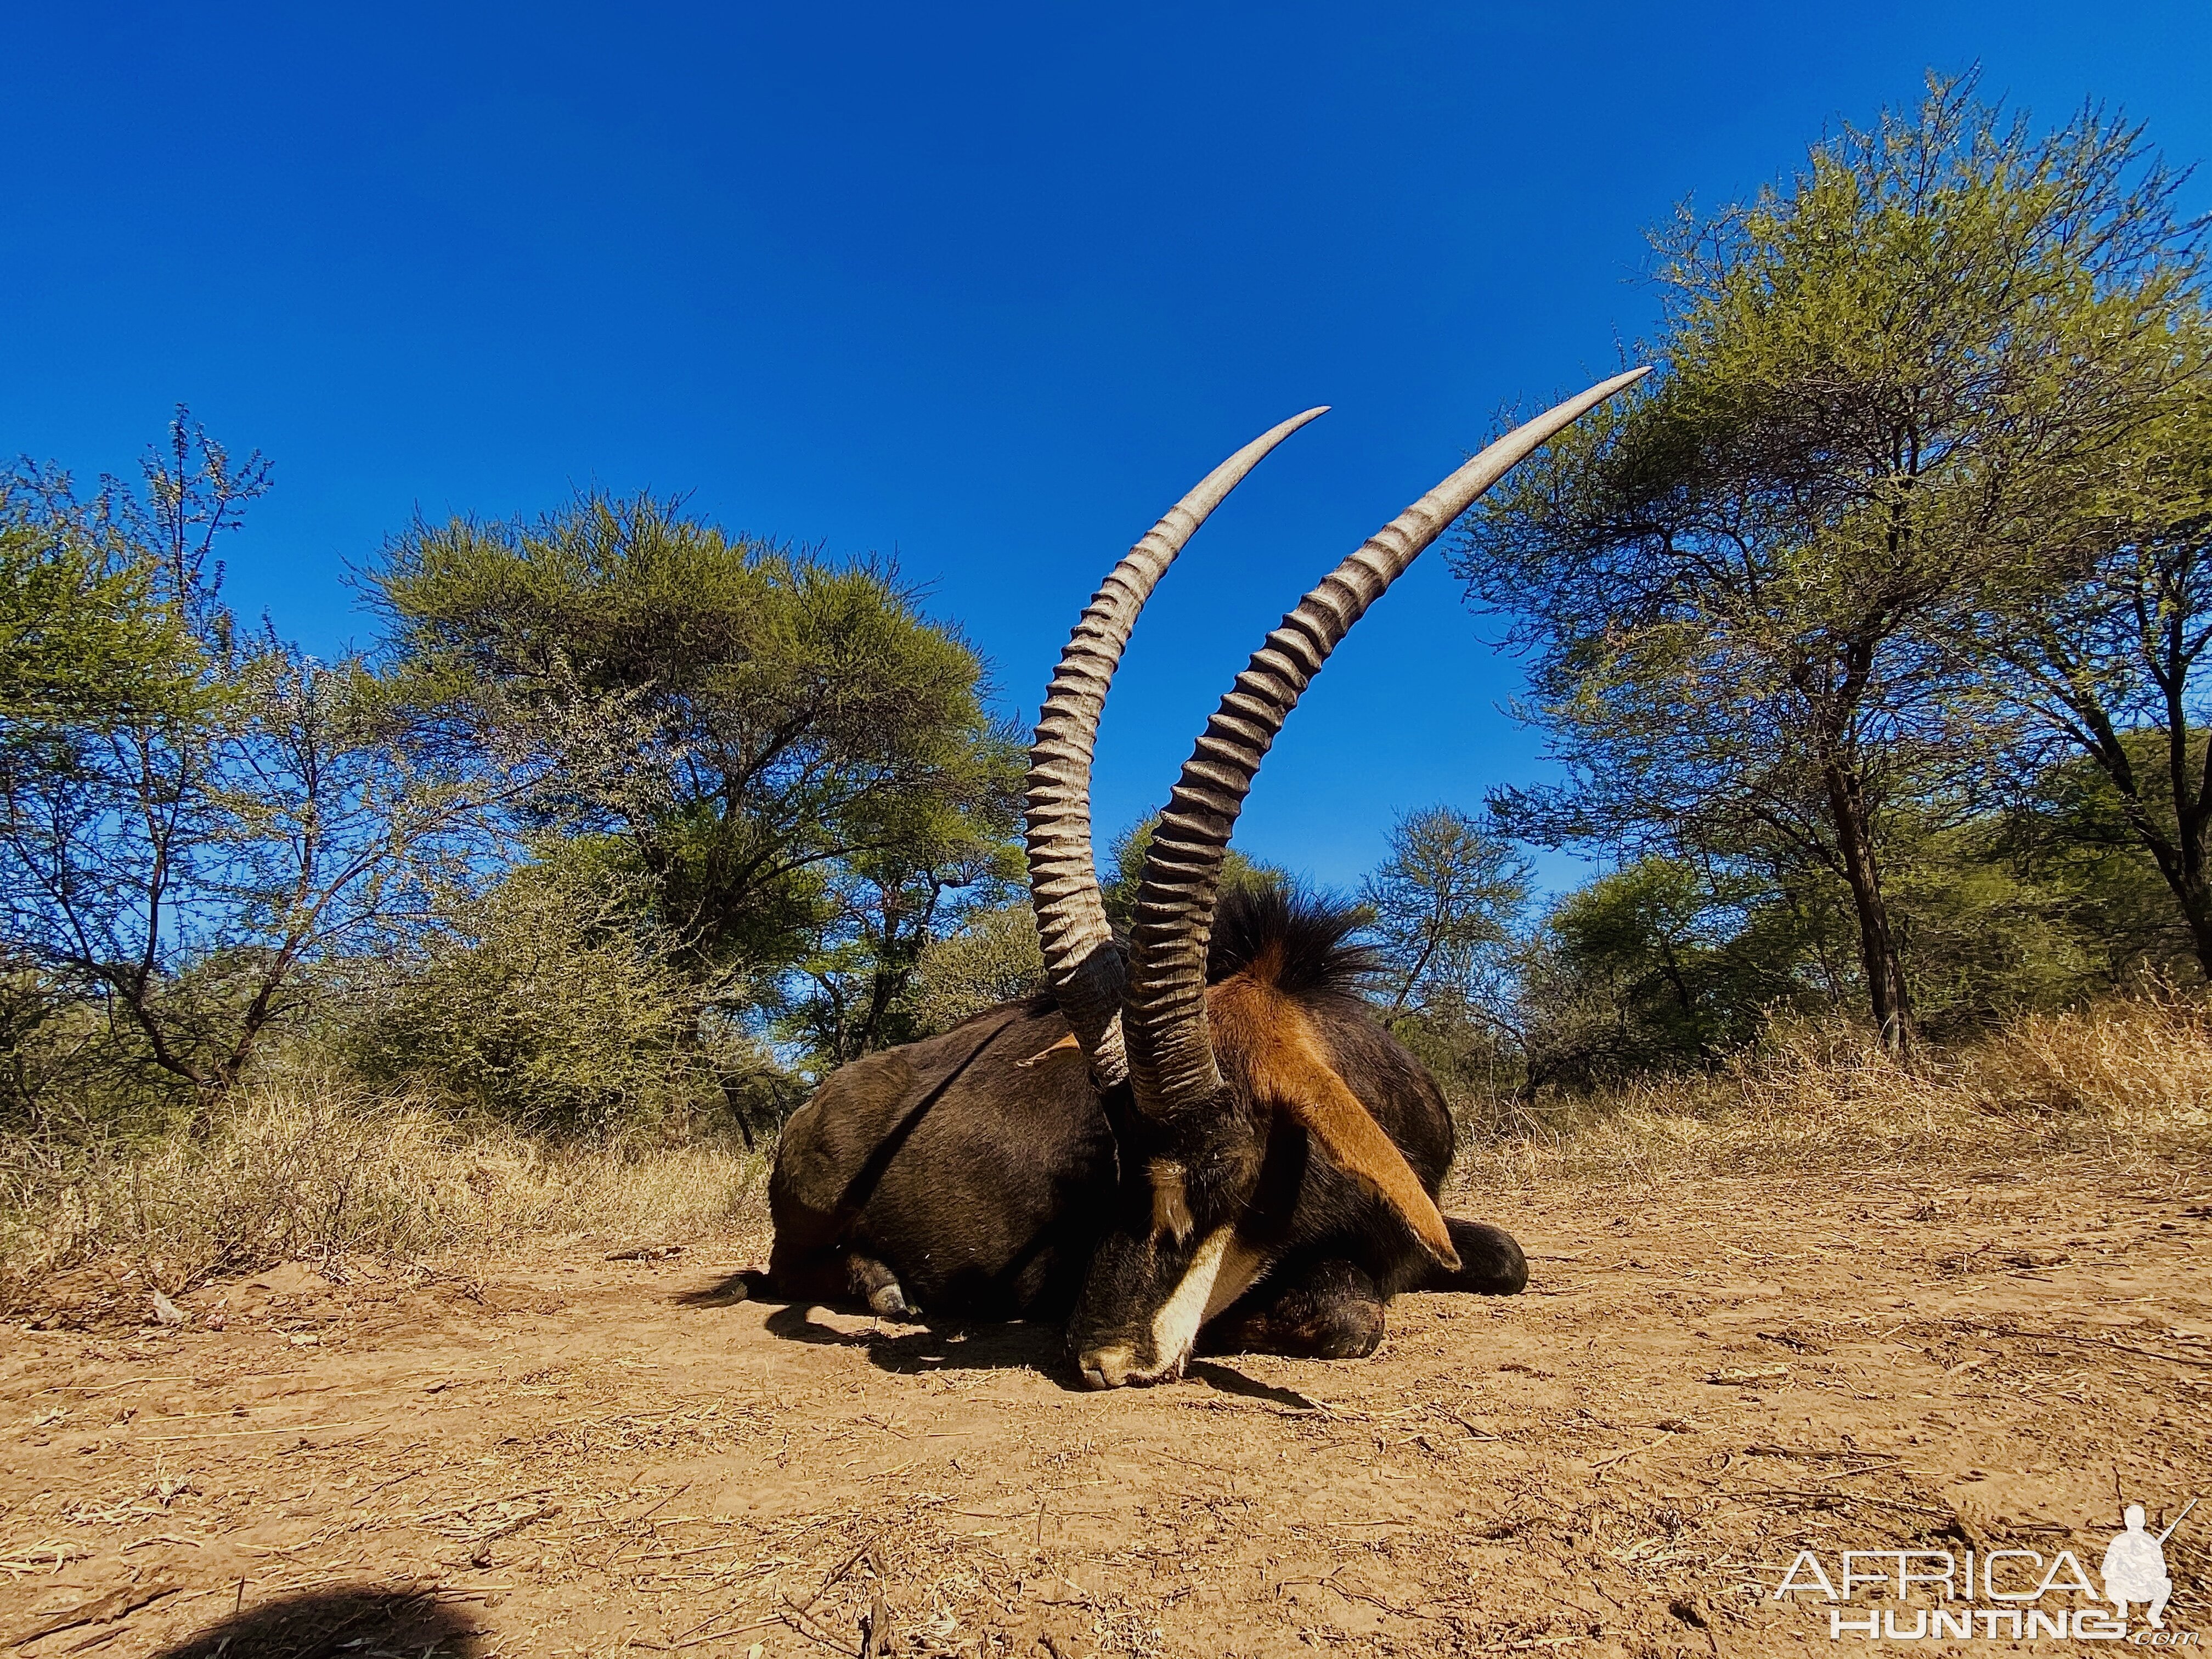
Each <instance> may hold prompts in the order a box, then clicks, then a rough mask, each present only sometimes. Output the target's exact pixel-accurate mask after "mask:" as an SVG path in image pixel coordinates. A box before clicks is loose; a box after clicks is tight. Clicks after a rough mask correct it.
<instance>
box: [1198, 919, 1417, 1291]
mask: <svg viewBox="0 0 2212 1659" xmlns="http://www.w3.org/2000/svg"><path fill="white" fill-rule="evenodd" d="M1266 960H1267V958H1266V957H1264V956H1262V957H1260V958H1258V959H1255V962H1254V963H1253V969H1260V968H1261V966H1262V965H1263V963H1265V962H1266ZM1206 1018H1207V1023H1208V1025H1209V1027H1210V1028H1211V1030H1212V1037H1213V1043H1214V1048H1215V1050H1216V1052H1217V1053H1220V1054H1230V1053H1234V1054H1237V1057H1238V1058H1239V1059H1240V1060H1243V1065H1244V1069H1245V1071H1246V1073H1248V1074H1249V1077H1250V1079H1251V1083H1252V1087H1253V1089H1254V1091H1255V1092H1256V1093H1257V1094H1258V1096H1259V1097H1260V1098H1261V1100H1262V1101H1264V1102H1266V1103H1267V1104H1268V1105H1269V1106H1272V1107H1273V1108H1274V1109H1277V1110H1278V1111H1284V1112H1288V1113H1289V1114H1290V1115H1291V1117H1292V1118H1293V1119H1295V1120H1296V1121H1297V1122H1299V1123H1300V1124H1303V1125H1304V1127H1305V1130H1306V1133H1309V1134H1310V1135H1312V1136H1313V1137H1314V1139H1316V1140H1318V1141H1320V1142H1321V1144H1322V1147H1323V1148H1324V1149H1325V1150H1326V1151H1327V1152H1328V1158H1329V1161H1330V1162H1331V1163H1333V1164H1335V1165H1336V1166H1337V1167H1338V1168H1339V1169H1340V1170H1344V1171H1345V1172H1346V1174H1348V1175H1352V1176H1357V1177H1358V1179H1359V1180H1361V1181H1364V1182H1366V1183H1367V1184H1368V1185H1369V1186H1370V1187H1372V1188H1374V1189H1375V1190H1376V1193H1378V1194H1381V1196H1382V1198H1383V1202H1384V1203H1386V1204H1388V1205H1389V1206H1390V1207H1391V1208H1392V1209H1394V1210H1395V1211H1397V1212H1398V1213H1399V1214H1400V1215H1401V1216H1403V1217H1404V1218H1405V1220H1406V1225H1407V1226H1409V1227H1411V1228H1412V1229H1413V1237H1416V1238H1418V1239H1419V1240H1420V1241H1421V1245H1422V1248H1423V1249H1425V1250H1427V1251H1428V1253H1429V1254H1430V1255H1431V1256H1433V1257H1434V1258H1435V1259H1436V1260H1437V1262H1438V1263H1439V1264H1440V1265H1442V1266H1443V1267H1449V1268H1451V1269H1454V1270H1456V1269H1457V1268H1458V1267H1459V1255H1458V1253H1457V1252H1456V1251H1455V1250H1454V1249H1452V1242H1451V1234H1450V1233H1449V1231H1446V1229H1445V1227H1444V1218H1443V1215H1442V1214H1441V1213H1439V1212H1438V1211H1437V1206H1436V1201H1435V1200H1433V1199H1431V1197H1430V1196H1429V1194H1428V1189H1427V1188H1425V1187H1424V1186H1422V1185H1421V1178H1420V1176H1417V1175H1415V1174H1414V1173H1413V1165H1411V1164H1408V1163H1407V1162H1406V1155H1405V1154H1404V1153H1403V1152H1400V1151H1399V1150H1398V1146H1397V1143H1396V1142H1395V1141H1393V1140H1392V1139H1390V1137H1389V1135H1387V1134H1385V1133H1383V1126H1382V1125H1381V1124H1379V1123H1377V1122H1376V1121H1375V1119H1374V1117H1373V1115H1371V1114H1370V1112H1369V1111H1368V1109H1366V1107H1364V1106H1363V1105H1361V1104H1360V1103H1359V1097H1358V1096H1357V1095H1355V1094H1353V1093H1352V1091H1351V1089H1350V1088H1349V1087H1348V1086H1346V1083H1345V1081H1344V1079H1342V1078H1340V1077H1339V1076H1338V1075H1337V1073H1336V1068H1335V1067H1334V1066H1331V1065H1330V1064H1329V1063H1328V1058H1327V1056H1326V1055H1325V1054H1323V1052H1322V1046H1321V1043H1320V1042H1319V1041H1318V1039H1316V1037H1315V1036H1314V1031H1313V1026H1312V1024H1310V1022H1309V1021H1308V1020H1307V1018H1306V1017H1305V1011H1304V1009H1302V1008H1300V1007H1299V1006H1298V1005H1297V1003H1296V1002H1295V1001H1293V1000H1291V998H1290V997H1288V996H1285V994H1283V993H1281V992H1280V991H1278V990H1277V989H1275V987H1273V984H1272V983H1269V982H1268V981H1266V980H1265V979H1263V978H1261V977H1260V976H1259V975H1257V974H1256V973H1255V972H1254V971H1250V970H1248V971H1247V972H1244V973H1241V974H1237V975H1232V976H1231V977H1230V978H1228V979H1225V980H1224V981H1221V983H1220V984H1218V985H1216V986H1214V987H1212V988H1211V989H1210V990H1209V991H1208V992H1207V994H1206Z"/></svg>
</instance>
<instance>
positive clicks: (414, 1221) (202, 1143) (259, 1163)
mask: <svg viewBox="0 0 2212 1659" xmlns="http://www.w3.org/2000/svg"><path fill="white" fill-rule="evenodd" d="M767 1175H768V1159H767V1155H766V1154H763V1153H746V1152H740V1151H738V1150H735V1149H732V1148H730V1147H726V1146H721V1145H719V1144H715V1143H702V1142H693V1143H690V1144H686V1145H681V1146H665V1145H654V1144H650V1143H643V1142H641V1143H623V1142H620V1141H617V1142H615V1143H612V1144H601V1145H597V1146H574V1147H560V1146H549V1145H548V1144H546V1143H544V1142H543V1141H538V1140H534V1139H530V1138H527V1137H526V1136H522V1135H520V1134H516V1133H513V1132H511V1131H505V1130H496V1129H477V1130H467V1129H463V1128H460V1127H456V1126H455V1125H454V1124H453V1122H452V1121H450V1120H449V1119H447V1118H445V1117H443V1116H441V1115H438V1114H436V1113H435V1112H432V1111H429V1110H428V1109H424V1108H422V1107H421V1106H419V1105H416V1104H413V1103H408V1102H405V1101H395V1100H394V1099H392V1097H389V1096H386V1095H380V1094H377V1093H374V1092H371V1091H364V1090H361V1089H358V1088H355V1087H349V1086H348V1085H344V1084H342V1083H337V1082H334V1081H331V1080H330V1079H283V1080H281V1081H276V1082H272V1083H270V1084H269V1085H264V1086H260V1087H257V1088H252V1089H249V1090H247V1091H245V1092H244V1093H243V1094H242V1095H241V1097H240V1098H239V1099H238V1100H237V1101H236V1102H234V1103H233V1105H232V1106H231V1107H230V1108H229V1109H227V1110H226V1111H225V1112H224V1114H223V1115H222V1118H221V1120H220V1121H219V1122H218V1123H217V1125H216V1127H215V1128H214V1130H213V1131H212V1132H211V1133H209V1134H208V1135H207V1136H206V1137H205V1138H204V1139H193V1138H192V1137H191V1136H189V1135H187V1134H185V1133H181V1132H179V1133H175V1134H172V1135H170V1136H167V1137H166V1138H164V1139H160V1140H157V1141H155V1142H153V1143H151V1144H150V1145H149V1144H144V1143H140V1144H137V1145H130V1146H108V1147H100V1148H92V1149H87V1148H84V1147H82V1146H76V1147H69V1148H65V1149H64V1148H55V1147H50V1146H40V1145H39V1144H37V1143H33V1142H25V1141H21V1140H18V1141H15V1142H13V1143H6V1144H0V1299H6V1300H9V1301H12V1300H13V1299H14V1297H13V1296H12V1295H8V1294H6V1291H7V1288H8V1287H7V1285H6V1283H5V1281H13V1282H14V1284H15V1285H23V1284H25V1283H27V1282H31V1281H34V1280H36V1279H40V1278H41V1277H43V1276H44V1275H46V1274H48V1273H52V1272H55V1271H57V1270H59V1269H63V1268H66V1267H72V1266H75V1265H76V1264H78V1263H81V1262H84V1261H94V1260H100V1259H109V1258H116V1257H120V1258H124V1259H127V1260H131V1261H137V1262H139V1263H140V1264H141V1265H142V1267H144V1266H145V1265H147V1264H149V1263H154V1262H158V1263H159V1264H160V1267H159V1268H158V1270H157V1271H155V1272H153V1273H149V1278H150V1279H154V1280H155V1281H156V1282H159V1283H161V1284H163V1285H171V1286H175V1285H190V1284H192V1283H195V1282H197V1281H198V1280H200V1279H205V1278H207V1277H209V1276H210V1275H211V1274H216V1273H228V1272H234V1271H239V1270H246V1269H252V1268H258V1267H267V1266H270V1265H272V1264H274V1263H276V1262H282V1261H317V1262H324V1263H329V1262H333V1261H338V1260H341V1259H343V1257H345V1256H347V1255H354V1254H362V1255H371V1256H378V1257H383V1258H386V1259H392V1260H411V1259H416V1258H425V1257H438V1256H443V1255H452V1254H453V1253H455V1252H459V1251H464V1250H478V1249H484V1248H486V1247H489V1246H493V1245H501V1244H511V1243H516V1242H519V1241H521V1240H524V1239H526V1238H529V1237H533V1236H544V1237H556V1236H569V1237H573V1236H574V1235H576V1234H578V1233H581V1232H586V1231H588V1232H592V1233H593V1234H596V1235H600V1236H610V1237H616V1238H617V1239H619V1240H621V1241H623V1242H626V1243H627V1242H635V1241H638V1240H645V1241H650V1242H661V1241H667V1240H690V1239H696V1238H698V1237H705V1236H708V1235H710V1234H714V1233H718V1232H722V1231H730V1230H732V1229H736V1228H741V1227H744V1226H745V1225H750V1224H752V1223H755V1222H757V1221H758V1220H759V1219H761V1218H763V1214H764V1211H765V1205H764V1201H763V1200H764V1193H765V1188H766V1182H767Z"/></svg>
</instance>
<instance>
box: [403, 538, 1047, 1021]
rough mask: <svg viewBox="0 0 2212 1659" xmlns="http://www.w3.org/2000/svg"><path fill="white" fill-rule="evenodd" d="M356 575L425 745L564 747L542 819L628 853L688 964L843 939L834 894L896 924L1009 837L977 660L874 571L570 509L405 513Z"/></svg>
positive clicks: (1008, 776) (1011, 768) (997, 749)
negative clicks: (401, 530) (438, 739)
mask: <svg viewBox="0 0 2212 1659" xmlns="http://www.w3.org/2000/svg"><path fill="white" fill-rule="evenodd" d="M371 580H372V583H373V586H374V592H375V593H376V594H377V596H378V598H379V600H380V604H381V605H382V606H383V608H384V610H385V611H386V615H387V617H388V618H389V619H390V621H391V623H392V633H393V644H394V648H395V650H396V652H397V653H398V658H399V660H400V662H401V664H402V665H403V683H404V684H405V685H406V686H407V687H409V688H410V690H411V692H412V694H413V696H414V697H415V699H416V704H417V706H418V708H420V709H421V710H422V714H423V715H424V716H425V720H426V724H425V732H426V734H430V735H436V734H442V735H444V736H445V737H446V738H447V740H448V741H449V742H451V743H453V744H459V745H464V746H465V745H469V744H477V743H484V742H489V743H490V744H493V745H494V746H495V747H498V748H503V749H513V748H524V749H534V750H539V751H542V752H544V753H547V754H550V755H554V756H557V757H559V764H558V766H557V768H556V769H553V775H551V776H549V779H548V781H547V787H545V788H544V790H542V791H541V792H540V793H539V794H538V796H537V797H536V798H535V799H534V800H533V801H532V809H533V811H534V813H535V815H536V818H537V821H538V823H541V824H544V825H546V826H558V827H561V828H563V829H570V830H577V829H591V830H602V831H610V832H613V833H618V834H620V835H622V836H625V837H626V838H628V839H629V841H630V842H631V843H632V844H633V845H634V846H635V848H636V852H637V856H638V859H639V861H640V864H641V867H642V868H643V869H644V871H645V872H647V874H648V875H649V876H650V878H652V881H653V886H654V902H655V905H656V909H657V914H658V915H659V917H660V919H661V921H663V923H664V924H665V926H667V927H670V928H671V929H673V930H675V931H677V932H678V933H681V934H682V935H683V936H684V938H686V939H689V940H690V941H691V943H692V945H693V946H694V948H696V950H697V951H698V952H699V953H700V954H701V957H702V960H703V961H705V962H708V963H730V964H734V965H736V966H738V967H740V968H742V969H746V970H748V971H752V972H759V971H761V970H763V969H780V968H783V967H786V966H788V965H791V964H793V963H798V962H799V961H800V960H801V959H802V958H805V957H807V956H809V955H810V954H819V953H821V952H822V951H825V950H836V949H837V948H839V947H841V946H842V945H846V944H851V943H855V942H856V939H847V938H842V937H839V930H838V929H837V928H836V926H835V925H834V924H835V923H836V921H837V920H838V919H839V918H840V917H842V916H845V915H849V913H850V908H851V894H850V892H849V891H848V890H844V889H843V886H842V884H844V883H845V882H846V881H848V879H851V880H858V881H860V882H861V883H863V884H867V885H870V886H872V888H874V889H875V890H877V892H878V893H879V894H881V895H883V896H884V907H883V908H888V909H890V910H892V911H896V912H899V913H901V915H902V916H903V915H904V913H905V912H906V911H907V910H908V909H909V908H911V901H912V897H913V895H914V892H915V889H916V886H917V884H919V885H920V886H921V887H927V886H928V885H930V884H941V885H947V886H950V885H955V884H957V879H958V872H969V871H974V870H976V869H978V868H979V867H988V866H992V865H993V861H994V858H995V857H996V855H997V854H998V853H999V851H1000V848H1001V847H1002V846H1003V845H1004V843H1005V842H1006V840H1007V838H1008V837H1009V836H1010V834H1011V830H1012V824H1013V823H1014V821H1015V819H1014V813H1015V800H1016V797H1017V792H1018V769H1019V751H1018V748H1017V746H1016V745H1015V744H1012V741H1011V740H1010V738H1008V736H1007V734H1006V732H1003V731H1001V730H1000V728H999V727H997V726H995V725H994V723H993V722H992V720H990V718H989V717H988V715H987V714H986V712H985V710H984V708H983V702H982V693H983V689H984V688H983V668H982V664H981V660H980V659H978V658H977V656H976V655H975V652H974V651H973V650H971V649H970V648H969V647H968V646H967V645H966V644H965V643H964V642H963V641H961V640H960V639H959V638H958V637H957V635H955V634H953V633H952V632H951V630H950V629H945V628H943V627H941V626H939V625H938V624H935V623H932V622H930V621H929V620H928V619H927V617H924V616H923V615H922V614H921V611H920V609H919V607H918V604H917V600H916V596H915V593H914V592H913V591H912V590H910V589H908V588H907V587H904V586H901V584H900V583H899V581H898V580H897V577H896V572H895V571H893V570H891V569H890V568H888V567H884V566H879V565H875V564H870V563H865V562H864V563H859V564H852V565H836V564H832V563H830V562H827V561H825V560H823V559H822V558H821V557H819V556H816V555H813V554H810V553H805V552H800V551H797V550H793V549H790V548H787V547H783V546H779V545H775V544H769V543H765V542H761V541H757V540H753V539H750V538H744V537H732V536H729V535H726V534H725V533H724V532H722V531H721V530H720V529H719V528H717V527H715V526H712V525H709V524H707V523H705V522H704V521H702V520H699V519H697V518H696V517H693V516H690V515H689V514H687V513H684V511H682V509H681V508H680V507H679V506H678V505H677V504H676V503H673V502H660V501H653V500H650V499H647V498H644V497H640V498H637V499H635V500H629V501H614V500H610V499H607V498H605V497H602V496H584V497H581V498H580V499H578V500H577V501H574V503H572V504H571V505H570V506H568V507H566V508H564V509H562V511H560V512H557V513H552V514H550V515H549V516H547V517H545V518H544V519H541V520H538V521H536V522H535V523H531V524H482V523H477V522H473V521H470V520H454V521H453V522H451V523H449V524H446V525H442V526H432V525H428V524H417V525H416V526H414V527H413V528H412V529H410V531H409V532H406V533H405V534H404V535H403V536H401V537H399V538H397V539H396V540H395V541H394V542H393V543H392V544H391V545H390V547H389V548H388V549H387V550H386V557H385V559H384V560H383V562H381V564H380V566H379V567H378V568H377V569H376V570H375V571H374V573H373V574H372V578H371ZM848 932H851V933H854V935H855V936H857V934H858V933H864V932H866V930H865V929H853V930H848ZM892 934H893V936H894V940H895V943H896V940H897V939H899V938H902V935H901V934H900V933H899V930H898V929H897V928H896V927H895V928H893V929H892ZM860 948H861V949H862V950H864V951H865V950H866V948H867V946H866V945H865V943H862V944H860ZM872 1035H874V1034H872Z"/></svg>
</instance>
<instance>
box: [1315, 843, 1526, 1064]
mask: <svg viewBox="0 0 2212 1659" xmlns="http://www.w3.org/2000/svg"><path fill="white" fill-rule="evenodd" d="M1534 881H1535V878H1534V872H1533V871H1531V870H1530V869H1529V867H1528V860H1525V859H1523V858H1522V857H1520V856H1519V855H1518V854H1516V853H1515V852H1514V851H1513V849H1512V848H1510V846H1509V845H1507V844H1506V843H1505V842H1504V841H1502V840H1500V839H1499V838H1498V836H1494V835H1492V834H1491V833H1490V832H1489V831H1488V830H1486V829H1484V828H1483V826H1482V825H1481V824H1480V823H1477V822H1476V821H1475V820H1474V818H1472V817H1469V816H1468V814H1466V813H1464V812H1461V811H1454V810H1453V809H1452V808H1450V807H1449V806H1431V807H1429V808H1427V809H1426V810H1425V811H1419V812H1409V813H1407V815H1406V816H1405V817H1401V818H1400V819H1399V820H1398V822H1397V823H1395V825H1393V826H1392V827H1391V830H1390V851H1389V856H1388V857H1387V858H1385V859H1384V860H1383V863H1382V864H1381V865H1380V866H1378V867H1377V868H1376V871H1375V872H1374V873H1373V874H1372V875H1370V876H1369V877H1368V878H1367V879H1366V880H1365V881H1364V882H1363V883H1362V884H1360V889H1359V897H1360V902H1362V903H1364V905H1366V906H1367V908H1368V909H1369V910H1370V911H1371V912H1372V913H1373V915H1374V918H1375V920H1374V921H1373V923H1372V924H1371V932H1372V933H1373V934H1374V937H1375V940H1376V948H1377V950H1378V951H1379V952H1380V954H1381V957H1382V959H1383V969H1384V983H1385V985H1386V986H1387V987H1388V988H1389V994H1390V1000H1389V1004H1388V1006H1387V1009H1386V1013H1385V1017H1386V1018H1395V1017H1396V1016H1398V1015H1401V1014H1405V1013H1407V1012H1413V1013H1420V1012H1432V1013H1443V1014H1449V1015H1450V1016H1453V1017H1456V1016H1457V1015H1458V1014H1459V1013H1460V1012H1462V1011H1474V1012H1479V1013H1480V1015H1481V1016H1482V1017H1483V1018H1486V1019H1487V1020H1488V1021H1489V1022H1490V1023H1492V1024H1498V1025H1500V1026H1503V1025H1504V1023H1505V1022H1504V1017H1503V1014H1502V1010H1503V1009H1504V1007H1505V1006H1506V1005H1507V1003H1508V1001H1509V1000H1510V994H1509V987H1510V978H1511V965H1510V959H1511V957H1512V953H1513V949H1514V945H1515V944H1516V928H1517V927H1518V924H1519V922H1520V919H1521V914H1522V911H1523V910H1524V909H1526V908H1528V896H1529V895H1530V893H1531V892H1532V891H1533V890H1534Z"/></svg>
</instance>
